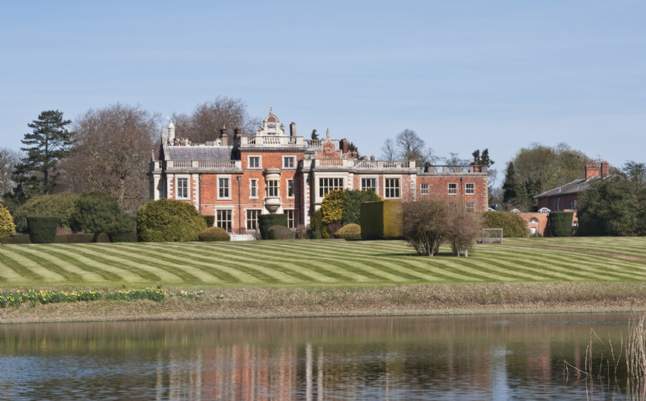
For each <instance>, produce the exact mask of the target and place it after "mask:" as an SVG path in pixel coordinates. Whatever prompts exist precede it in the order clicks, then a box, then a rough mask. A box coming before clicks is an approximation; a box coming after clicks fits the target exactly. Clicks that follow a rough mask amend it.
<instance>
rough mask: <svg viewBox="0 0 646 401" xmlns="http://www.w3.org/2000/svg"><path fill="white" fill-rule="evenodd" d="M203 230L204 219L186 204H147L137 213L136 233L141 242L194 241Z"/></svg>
mask: <svg viewBox="0 0 646 401" xmlns="http://www.w3.org/2000/svg"><path fill="white" fill-rule="evenodd" d="M204 230H206V223H205V221H204V218H203V217H202V216H201V215H200V214H199V213H198V212H197V210H195V207H193V205H191V204H189V203H186V202H180V201H176V200H168V199H162V200H158V201H154V202H148V203H146V204H144V205H143V206H142V207H141V208H140V209H139V212H138V213H137V232H138V234H139V239H141V240H142V241H152V242H164V241H170V242H173V241H174V242H176V241H196V240H197V239H198V236H199V234H200V233H201V232H202V231H204Z"/></svg>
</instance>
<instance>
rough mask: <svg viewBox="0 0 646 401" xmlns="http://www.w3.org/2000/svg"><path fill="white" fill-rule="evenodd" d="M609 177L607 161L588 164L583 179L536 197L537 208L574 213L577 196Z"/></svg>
mask: <svg viewBox="0 0 646 401" xmlns="http://www.w3.org/2000/svg"><path fill="white" fill-rule="evenodd" d="M608 176H609V165H608V162H607V161H602V162H590V163H588V164H586V166H585V172H584V176H583V178H577V179H576V180H574V181H572V182H568V183H567V184H564V185H561V186H559V187H556V188H553V189H550V190H548V191H545V192H543V193H541V194H538V195H536V197H535V198H536V201H537V205H538V208H548V209H549V210H551V211H553V212H560V211H565V210H569V211H576V209H577V202H578V198H579V194H581V192H584V191H586V190H587V189H588V188H590V186H591V185H592V184H594V183H595V182H597V181H599V180H603V179H606V178H607V177H608Z"/></svg>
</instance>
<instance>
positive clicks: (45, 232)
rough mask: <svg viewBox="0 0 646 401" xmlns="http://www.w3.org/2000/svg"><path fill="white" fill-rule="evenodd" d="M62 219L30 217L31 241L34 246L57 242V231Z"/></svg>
mask: <svg viewBox="0 0 646 401" xmlns="http://www.w3.org/2000/svg"><path fill="white" fill-rule="evenodd" d="M59 221H60V219H59V218H58V217H44V216H29V217H27V224H28V227H29V240H30V241H31V242H32V243H33V244H50V243H52V242H54V241H55V240H56V229H57V228H58V223H59Z"/></svg>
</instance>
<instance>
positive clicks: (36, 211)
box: [14, 192, 79, 232]
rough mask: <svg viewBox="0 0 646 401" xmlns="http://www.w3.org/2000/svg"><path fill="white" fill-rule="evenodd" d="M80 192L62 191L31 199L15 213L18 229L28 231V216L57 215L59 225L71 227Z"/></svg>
mask: <svg viewBox="0 0 646 401" xmlns="http://www.w3.org/2000/svg"><path fill="white" fill-rule="evenodd" d="M78 198H79V195H78V194H72V193H67V192H66V193H60V194H52V195H40V196H35V197H33V198H31V199H29V200H28V201H27V202H25V204H23V205H22V206H20V207H18V209H17V210H16V213H15V215H14V221H15V223H16V230H17V231H18V232H27V230H28V223H27V216H30V217H37V216H44V217H56V218H58V222H57V224H58V225H59V226H64V227H71V224H70V220H71V217H72V214H73V213H74V211H75V202H76V200H77V199H78Z"/></svg>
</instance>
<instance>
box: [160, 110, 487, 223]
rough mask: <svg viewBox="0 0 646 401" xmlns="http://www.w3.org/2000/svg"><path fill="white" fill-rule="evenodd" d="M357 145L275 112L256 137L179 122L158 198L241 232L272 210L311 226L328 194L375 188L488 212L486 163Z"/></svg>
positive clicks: (168, 140) (384, 194)
mask: <svg viewBox="0 0 646 401" xmlns="http://www.w3.org/2000/svg"><path fill="white" fill-rule="evenodd" d="M180 134H181V133H180ZM349 145H350V143H349V141H347V140H345V139H341V140H336V139H332V138H330V137H329V135H328V134H326V137H325V138H323V139H320V140H313V139H305V138H304V137H302V136H298V135H297V132H296V125H295V124H294V123H291V124H289V132H286V131H285V128H284V126H283V125H282V124H281V122H280V120H279V119H278V117H277V116H276V115H275V114H274V113H272V112H270V113H269V115H268V116H267V117H266V118H265V119H264V120H263V121H262V125H261V126H260V127H259V128H258V130H257V131H256V133H255V135H251V136H247V135H241V134H240V131H239V130H238V129H235V130H233V131H232V132H230V131H228V130H226V129H222V130H221V131H220V133H219V137H218V139H217V140H216V141H213V142H207V143H204V144H192V143H190V142H189V141H188V140H185V139H182V138H180V137H176V136H175V127H174V125H173V123H172V122H171V123H170V124H169V126H168V128H167V130H166V132H165V133H164V135H162V144H161V147H160V150H159V153H158V154H157V155H155V157H154V160H153V161H152V167H151V175H150V176H151V192H152V198H153V199H155V200H157V199H177V200H183V201H186V202H190V203H192V204H193V205H194V206H195V208H196V209H197V210H199V211H200V213H201V214H202V215H205V216H213V217H214V221H215V225H216V226H219V227H223V228H225V229H226V230H228V231H229V232H232V233H239V234H244V233H249V232H252V231H255V230H256V229H257V228H258V216H259V215H260V214H265V213H285V214H286V215H287V216H288V222H289V225H290V227H292V228H294V227H297V226H307V225H308V224H309V222H310V216H311V215H312V214H313V213H314V211H315V210H317V209H318V208H319V207H320V205H321V202H322V201H323V198H324V197H325V195H326V194H327V193H328V192H330V191H334V190H338V189H354V190H362V191H375V192H376V193H377V194H378V195H379V196H380V197H381V198H382V199H402V200H407V199H416V198H420V197H425V196H435V197H443V198H446V199H453V200H455V201H456V202H459V203H460V204H463V205H464V207H465V208H467V209H468V210H472V211H486V210H487V206H488V204H487V199H488V192H487V172H486V170H485V169H484V168H481V167H479V166H473V165H472V166H416V165H415V162H414V161H380V160H374V159H368V158H359V157H357V154H356V152H352V151H351V150H350V146H349Z"/></svg>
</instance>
